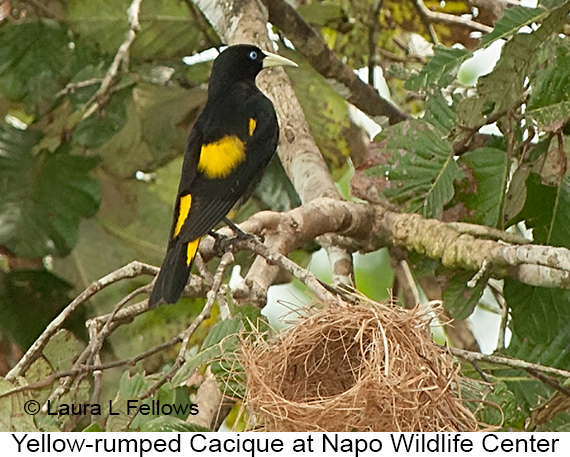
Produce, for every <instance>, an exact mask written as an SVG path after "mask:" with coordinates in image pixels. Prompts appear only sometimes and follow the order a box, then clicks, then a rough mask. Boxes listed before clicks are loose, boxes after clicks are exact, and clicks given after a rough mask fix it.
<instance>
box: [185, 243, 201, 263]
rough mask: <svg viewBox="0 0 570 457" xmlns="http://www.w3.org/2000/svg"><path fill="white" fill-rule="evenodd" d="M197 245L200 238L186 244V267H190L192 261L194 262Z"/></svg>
mask: <svg viewBox="0 0 570 457" xmlns="http://www.w3.org/2000/svg"><path fill="white" fill-rule="evenodd" d="M199 244H200V238H196V239H195V240H194V241H190V243H188V247H187V248H186V265H188V266H190V264H191V263H192V260H194V256H195V255H196V251H197V250H198V245H199Z"/></svg>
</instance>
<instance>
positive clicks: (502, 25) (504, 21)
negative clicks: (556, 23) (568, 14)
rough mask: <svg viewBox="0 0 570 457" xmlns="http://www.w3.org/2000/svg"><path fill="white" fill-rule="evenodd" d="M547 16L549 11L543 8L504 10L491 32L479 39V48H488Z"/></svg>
mask: <svg viewBox="0 0 570 457" xmlns="http://www.w3.org/2000/svg"><path fill="white" fill-rule="evenodd" d="M548 14H550V11H549V10H547V9H545V8H527V7H524V6H515V7H514V8H509V9H505V11H504V13H503V17H501V18H500V19H499V20H498V21H497V22H495V24H494V28H493V31H492V32H490V33H487V34H485V35H483V37H482V38H481V46H488V45H489V44H491V43H492V42H493V41H496V40H499V39H501V38H508V37H509V36H511V35H513V34H515V33H517V32H518V31H519V30H520V29H521V27H524V26H525V25H530V24H532V23H533V22H538V21H541V20H542V19H544V18H545V17H546V16H548Z"/></svg>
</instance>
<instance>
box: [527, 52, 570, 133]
mask: <svg viewBox="0 0 570 457" xmlns="http://www.w3.org/2000/svg"><path fill="white" fill-rule="evenodd" d="M561 52H563V51H562V50H561ZM569 100H570V56H569V55H566V54H559V55H558V56H557V57H556V60H555V61H554V63H553V64H552V65H549V66H548V67H547V68H544V69H542V70H540V71H539V72H538V73H537V75H536V85H535V86H534V87H533V91H532V92H531V96H530V99H529V102H528V110H527V111H526V113H527V114H528V115H529V116H531V117H532V118H533V119H534V120H535V121H536V122H537V123H538V125H539V126H540V127H541V128H542V129H543V130H544V131H546V132H552V131H556V130H558V129H560V128H561V127H562V126H563V125H564V123H565V122H567V121H568V120H569V119H570V101H569Z"/></svg>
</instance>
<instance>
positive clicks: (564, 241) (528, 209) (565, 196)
mask: <svg viewBox="0 0 570 457" xmlns="http://www.w3.org/2000/svg"><path fill="white" fill-rule="evenodd" d="M521 216H522V217H523V218H524V219H525V221H526V225H527V227H528V228H532V229H533V234H534V241H535V242H537V243H541V244H549V245H552V246H562V247H566V248H570V177H568V176H565V177H564V178H563V179H562V180H561V181H560V184H559V185H558V186H557V187H550V186H545V185H543V184H542V183H541V182H540V177H539V176H538V175H537V174H535V173H532V174H531V175H530V176H529V178H528V179H527V202H526V205H525V208H524V210H523V213H522V214H521Z"/></svg>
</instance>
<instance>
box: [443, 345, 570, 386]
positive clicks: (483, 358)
mask: <svg viewBox="0 0 570 457" xmlns="http://www.w3.org/2000/svg"><path fill="white" fill-rule="evenodd" d="M449 351H450V352H451V353H452V354H453V355H455V356H457V357H460V358H462V359H464V360H467V361H468V362H489V363H493V364H497V365H504V366H507V367H511V368H517V369H519V370H524V371H526V372H528V373H530V374H533V373H534V372H539V373H544V374H552V375H555V376H561V377H563V378H566V379H568V378H570V371H566V370H561V369H559V368H553V367H548V366H545V365H539V364H536V363H530V362H525V361H524V360H518V359H510V358H508V357H501V356H497V355H486V354H481V353H480V352H473V351H466V350H465V349H458V348H449Z"/></svg>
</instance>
